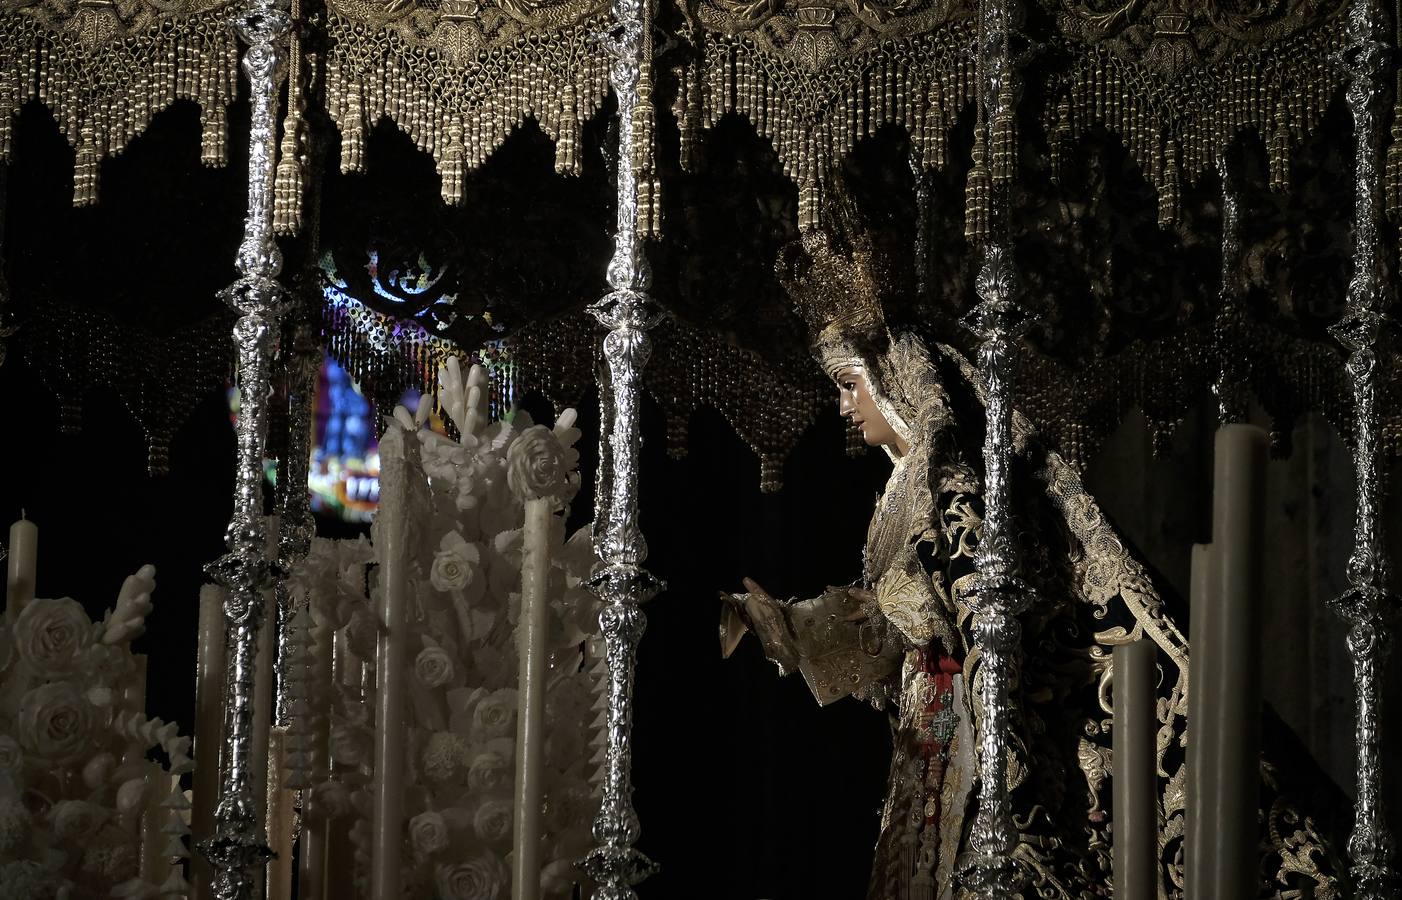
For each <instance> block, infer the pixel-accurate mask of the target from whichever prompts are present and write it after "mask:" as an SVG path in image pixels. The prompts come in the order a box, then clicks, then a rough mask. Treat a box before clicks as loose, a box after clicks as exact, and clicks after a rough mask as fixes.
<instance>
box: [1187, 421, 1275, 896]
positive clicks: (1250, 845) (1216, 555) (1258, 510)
mask: <svg viewBox="0 0 1402 900" xmlns="http://www.w3.org/2000/svg"><path fill="white" fill-rule="evenodd" d="M1269 445H1270V438H1269V436H1268V435H1267V434H1266V432H1265V430H1264V429H1261V428H1258V427H1256V426H1255V425H1224V426H1222V427H1221V428H1219V429H1218V430H1217V445H1216V465H1215V466H1214V470H1213V485H1212V501H1213V514H1212V554H1213V565H1212V578H1213V581H1214V587H1215V588H1216V590H1215V597H1214V600H1215V601H1216V603H1217V605H1219V606H1220V613H1219V614H1218V615H1219V616H1220V618H1219V619H1218V623H1219V627H1218V628H1217V629H1216V635H1217V636H1216V638H1215V643H1214V644H1213V645H1212V647H1211V652H1215V653H1217V654H1218V657H1217V664H1216V668H1215V669H1214V674H1215V675H1216V676H1217V677H1219V678H1220V679H1221V680H1220V681H1219V682H1217V683H1216V684H1208V685H1206V688H1207V690H1206V691H1205V692H1204V694H1203V697H1204V699H1205V700H1206V701H1207V702H1206V703H1205V704H1204V706H1205V713H1204V722H1205V724H1206V725H1207V726H1209V728H1210V731H1209V732H1208V747H1207V752H1208V753H1209V754H1210V756H1211V761H1210V762H1211V765H1212V766H1214V767H1215V768H1216V770H1217V771H1216V773H1215V775H1214V776H1213V779H1214V781H1215V784H1213V782H1209V783H1208V787H1209V789H1211V788H1213V787H1215V788H1216V791H1217V794H1216V796H1208V797H1207V798H1206V800H1207V802H1208V804H1209V809H1211V810H1212V811H1213V815H1212V816H1211V818H1210V819H1209V820H1208V822H1207V824H1208V826H1209V827H1211V828H1214V829H1215V830H1216V833H1215V835H1214V834H1210V835H1209V836H1208V838H1207V839H1208V840H1209V841H1210V842H1211V843H1212V845H1213V846H1214V847H1215V848H1216V857H1215V858H1214V860H1213V863H1214V865H1213V869H1212V871H1211V872H1210V873H1209V874H1208V877H1209V879H1210V881H1209V883H1208V885H1207V887H1208V893H1207V894H1206V896H1208V897H1224V898H1225V897H1249V896H1251V894H1252V893H1254V892H1255V890H1256V888H1257V872H1256V869H1255V867H1253V866H1246V865H1242V860H1248V859H1252V858H1254V854H1255V853H1256V847H1257V842H1258V840H1259V838H1258V826H1257V811H1258V809H1259V807H1260V786H1261V775H1260V762H1259V758H1260V752H1261V645H1260V640H1259V638H1260V630H1261V627H1260V626H1261V584H1262V581H1263V571H1264V551H1265V527H1264V526H1265V487H1266V453H1267V449H1268V447H1269Z"/></svg>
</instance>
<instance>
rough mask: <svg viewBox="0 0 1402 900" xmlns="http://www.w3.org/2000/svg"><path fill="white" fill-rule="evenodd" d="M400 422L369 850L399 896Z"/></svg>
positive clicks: (405, 645) (387, 522) (384, 884)
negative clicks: (371, 831)
mask: <svg viewBox="0 0 1402 900" xmlns="http://www.w3.org/2000/svg"><path fill="white" fill-rule="evenodd" d="M397 427H398V426H396V425H390V431H389V432H387V433H386V435H385V440H383V441H381V443H380V451H381V453H382V454H383V455H382V457H381V462H382V466H383V468H382V471H381V485H382V487H381V491H380V508H379V512H378V513H377V516H378V517H379V518H380V522H378V523H377V524H378V525H379V526H380V527H379V528H378V529H377V530H376V539H377V540H378V543H379V546H378V547H377V548H376V556H377V557H378V558H379V560H380V609H379V615H380V624H381V629H380V635H379V640H378V642H377V644H376V652H375V672H376V681H377V684H376V693H377V697H376V700H377V702H376V704H375V781H374V785H373V792H374V807H375V808H374V812H375V815H374V820H373V821H374V824H373V826H372V828H373V834H372V839H371V840H372V844H371V854H370V865H371V874H370V896H371V897H372V898H373V900H399V897H400V888H399V863H400V849H401V845H402V844H403V825H404V823H403V818H404V783H403V777H404V727H405V710H404V704H405V697H406V691H405V680H406V678H407V677H408V665H409V634H408V622H407V619H406V611H407V606H408V597H409V570H410V566H411V561H410V559H409V553H410V547H409V546H408V545H407V543H406V541H405V539H404V538H405V530H406V524H407V523H406V518H407V516H408V508H407V502H408V497H407V494H408V489H407V488H408V486H407V484H406V479H407V477H408V473H407V469H408V466H407V465H406V463H405V460H404V456H403V453H404V452H405V451H404V449H401V448H405V447H406V445H408V446H414V444H415V443H416V441H415V439H414V438H412V436H406V435H404V434H402V433H400V434H397V435H396V434H394V429H396V428H397ZM395 438H398V440H395ZM395 444H398V446H397V447H396V446H395Z"/></svg>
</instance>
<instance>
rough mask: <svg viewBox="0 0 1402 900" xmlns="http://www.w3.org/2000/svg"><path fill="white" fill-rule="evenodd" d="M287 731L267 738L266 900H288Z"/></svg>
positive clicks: (274, 731)
mask: <svg viewBox="0 0 1402 900" xmlns="http://www.w3.org/2000/svg"><path fill="white" fill-rule="evenodd" d="M286 763H287V729H286V728H273V729H272V733H271V734H270V735H269V738H268V774H267V779H268V798H267V807H268V819H267V822H268V846H269V848H271V849H272V851H273V853H274V854H275V855H274V856H273V858H272V859H270V860H268V875H267V887H266V890H265V892H264V897H265V898H266V900H292V843H293V839H294V835H293V833H292V817H293V810H292V800H293V796H292V792H291V791H289V790H286V789H284V788H283V785H282V781H283V778H284V776H285V774H286V769H285V768H284V767H285V766H286Z"/></svg>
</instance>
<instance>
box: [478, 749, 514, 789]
mask: <svg viewBox="0 0 1402 900" xmlns="http://www.w3.org/2000/svg"><path fill="white" fill-rule="evenodd" d="M511 780H512V773H511V759H510V758H508V757H504V756H502V755H500V754H497V753H479V754H477V755H476V756H475V757H473V760H472V765H471V767H470V768H469V769H468V770H467V786H468V787H469V788H471V789H472V790H474V791H491V790H496V789H498V788H503V787H506V786H507V785H509V784H511Z"/></svg>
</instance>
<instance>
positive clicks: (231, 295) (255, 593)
mask: <svg viewBox="0 0 1402 900" xmlns="http://www.w3.org/2000/svg"><path fill="white" fill-rule="evenodd" d="M290 25H291V22H290V18H289V16H288V14H287V13H286V11H284V10H283V9H282V8H281V7H280V6H279V5H277V2H276V0H254V2H253V3H252V4H251V5H250V6H249V7H248V8H247V9H245V10H244V11H243V12H242V13H240V14H239V15H238V17H237V18H236V19H235V21H234V26H235V28H236V29H237V30H238V32H239V36H240V37H242V38H243V40H244V41H245V42H246V43H247V44H248V50H247V52H246V53H245V54H244V58H243V69H244V72H245V73H246V74H247V75H248V81H249V87H250V105H251V107H252V127H251V129H250V132H249V139H248V211H247V215H246V217H245V219H244V237H243V243H242V244H240V245H239V251H238V258H237V260H236V266H237V269H238V272H239V277H238V279H237V280H236V281H235V282H234V283H233V284H231V285H230V286H229V287H227V288H225V289H224V291H223V292H222V296H223V298H224V300H225V301H226V302H227V303H228V304H229V305H230V306H232V307H233V308H234V309H235V310H237V311H238V312H239V313H240V317H239V319H238V322H237V323H235V325H234V341H235V343H236V344H237V346H238V366H239V370H238V380H239V395H240V403H239V415H238V461H237V467H236V470H235V474H234V478H235V482H234V515H233V519H232V520H231V521H230V522H229V529H228V532H227V534H226V542H227V544H228V547H229V552H228V553H227V554H225V555H224V556H223V557H221V558H220V559H218V560H217V561H215V562H214V563H211V564H210V566H209V567H208V572H209V575H210V577H211V578H213V579H214V580H215V581H216V582H218V583H219V584H221V585H223V586H224V587H225V588H227V589H228V599H227V601H226V602H225V606H224V616H225V618H226V619H227V621H228V627H227V635H228V636H227V642H228V644H227V646H228V651H227V660H228V671H227V675H226V678H225V695H224V722H225V725H224V735H225V744H224V747H223V755H222V756H221V758H220V760H219V762H220V801H219V806H218V808H217V809H216V811H215V824H214V836H213V837H211V838H210V839H209V840H208V841H206V842H205V843H204V844H202V845H201V847H200V849H201V851H202V852H203V853H204V854H205V856H206V857H207V858H208V859H209V861H210V863H211V865H213V866H214V872H215V874H214V896H215V897H217V898H219V900H248V898H252V897H254V896H255V894H256V891H257V886H258V885H259V883H260V882H261V877H260V875H261V873H260V872H259V869H260V868H261V867H262V865H263V864H264V863H265V862H266V861H267V859H268V856H269V852H270V851H269V850H268V847H267V839H266V835H265V834H264V830H263V823H261V822H260V821H258V814H257V805H256V802H255V800H254V796H253V783H254V781H253V780H254V775H253V772H252V771H251V769H250V756H251V754H250V750H251V747H252V739H253V735H252V733H251V732H252V725H253V690H254V685H253V682H254V655H255V653H256V651H257V644H258V630H259V627H260V626H261V624H262V618H263V591H264V590H266V589H267V588H268V587H269V586H270V585H271V584H272V582H273V568H274V567H273V564H271V563H269V562H268V561H267V560H266V559H265V558H264V545H265V543H266V541H267V536H266V535H265V534H264V529H263V519H262V516H263V455H264V453H263V448H264V443H265V440H266V436H267V424H268V422H267V402H268V384H269V376H270V369H271V367H272V356H273V347H274V344H275V342H276V338H277V326H278V319H279V317H280V316H281V315H282V312H283V308H284V306H285V304H286V296H285V291H284V290H283V288H282V286H281V285H280V284H279V283H278V281H277V275H278V273H279V272H280V271H281V269H282V253H281V252H280V251H279V250H278V247H277V243H276V241H275V240H274V238H273V175H274V170H273V161H274V157H275V156H276V153H277V105H278V83H279V81H280V80H281V78H282V75H283V70H284V64H285V63H286V61H287V49H286V43H287V34H288V30H289V28H290Z"/></svg>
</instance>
